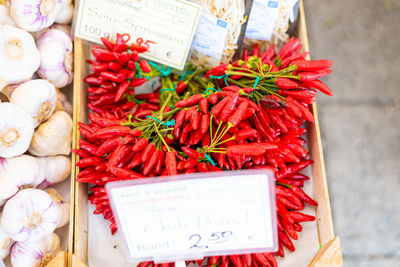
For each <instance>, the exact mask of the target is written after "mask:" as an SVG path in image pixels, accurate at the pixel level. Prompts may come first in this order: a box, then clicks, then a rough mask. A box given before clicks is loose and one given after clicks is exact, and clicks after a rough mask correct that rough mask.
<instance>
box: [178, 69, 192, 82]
mask: <svg viewBox="0 0 400 267" xmlns="http://www.w3.org/2000/svg"><path fill="white" fill-rule="evenodd" d="M193 72H194V71H193V70H189V71H185V73H184V74H183V75H182V76H181V77H180V78H179V80H180V81H183V80H184V79H185V78H186V76H188V74H192V73H193Z"/></svg>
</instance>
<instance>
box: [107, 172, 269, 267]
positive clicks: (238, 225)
mask: <svg viewBox="0 0 400 267" xmlns="http://www.w3.org/2000/svg"><path fill="white" fill-rule="evenodd" d="M273 177H274V176H273V173H272V172H267V171H265V170H262V171H260V170H254V171H240V172H223V173H208V174H207V173H201V174H193V175H179V176H176V177H169V178H166V177H163V178H158V179H156V178H153V179H143V180H138V181H123V182H115V183H109V184H107V191H108V193H109V196H110V200H111V206H112V209H113V212H114V214H115V215H116V218H117V223H118V226H119V229H120V230H121V231H122V235H123V239H124V243H125V246H126V251H127V253H126V254H127V258H128V260H129V261H131V262H138V261H150V260H154V261H155V262H171V261H181V260H187V259H200V258H203V257H205V256H213V255H221V254H222V255H229V254H243V253H251V252H266V251H269V252H273V251H276V250H277V235H276V232H277V231H276V221H275V220H276V214H275V208H274V207H275V200H274V193H273V192H274V187H273Z"/></svg>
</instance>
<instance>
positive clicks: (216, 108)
mask: <svg viewBox="0 0 400 267" xmlns="http://www.w3.org/2000/svg"><path fill="white" fill-rule="evenodd" d="M228 100H229V98H228V97H225V98H224V99H222V100H221V101H219V102H218V103H217V104H216V105H215V106H214V107H213V108H212V109H211V112H210V113H211V114H212V115H214V117H218V115H219V114H220V113H221V111H222V109H223V108H224V106H225V104H226V102H228Z"/></svg>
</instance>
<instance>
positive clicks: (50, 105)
mask: <svg viewBox="0 0 400 267" xmlns="http://www.w3.org/2000/svg"><path fill="white" fill-rule="evenodd" d="M56 101H57V93H56V88H55V87H54V85H52V84H51V83H50V82H48V81H46V80H41V79H38V80H31V81H28V82H25V83H23V84H21V85H20V86H18V87H17V88H15V90H14V91H13V93H12V95H11V98H10V102H11V103H13V104H15V105H17V106H18V107H20V108H21V109H23V110H25V111H26V112H27V113H29V114H30V115H31V116H32V118H33V124H34V125H33V126H34V127H36V126H38V125H39V124H41V123H42V122H44V121H45V120H47V119H48V118H49V117H50V116H51V114H53V112H54V110H55V108H56Z"/></svg>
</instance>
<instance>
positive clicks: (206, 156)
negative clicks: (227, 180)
mask: <svg viewBox="0 0 400 267" xmlns="http://www.w3.org/2000/svg"><path fill="white" fill-rule="evenodd" d="M204 157H205V158H207V159H208V161H209V162H210V163H211V164H212V165H214V166H216V165H215V163H214V161H213V160H212V158H211V157H210V156H209V155H207V154H206V153H204Z"/></svg>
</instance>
